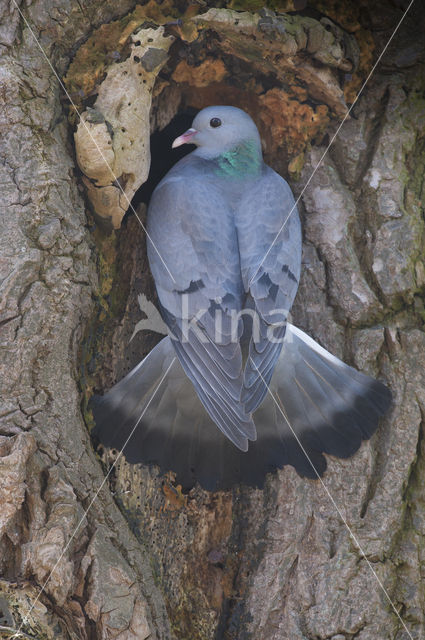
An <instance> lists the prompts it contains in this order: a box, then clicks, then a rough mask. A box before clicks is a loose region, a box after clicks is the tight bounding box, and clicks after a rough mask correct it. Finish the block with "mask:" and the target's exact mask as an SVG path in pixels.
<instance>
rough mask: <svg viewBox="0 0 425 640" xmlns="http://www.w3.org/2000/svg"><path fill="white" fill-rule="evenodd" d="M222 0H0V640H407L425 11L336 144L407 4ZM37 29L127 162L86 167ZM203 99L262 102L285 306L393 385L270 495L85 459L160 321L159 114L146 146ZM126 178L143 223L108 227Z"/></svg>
mask: <svg viewBox="0 0 425 640" xmlns="http://www.w3.org/2000/svg"><path fill="white" fill-rule="evenodd" d="M212 4H213V3H199V4H194V5H193V6H190V7H189V8H187V7H186V6H185V7H184V9H185V10H186V11H185V13H184V15H183V20H182V22H181V23H176V19H177V18H178V17H179V16H180V14H179V7H180V5H179V3H177V2H175V3H174V5H173V3H172V2H171V0H166V1H165V2H163V3H162V5H161V6H159V5H156V4H155V2H154V0H151V2H149V3H148V5H146V6H145V7H142V8H140V7H139V8H138V9H136V10H135V5H134V2H131V1H130V0H129V1H126V0H121V2H120V3H119V7H117V6H115V3H114V2H104V1H103V2H102V1H101V0H94V1H93V2H90V3H84V2H83V3H80V2H78V1H74V0H71V1H70V2H65V0H35V1H34V2H33V3H32V4H31V5H30V6H28V7H27V6H24V5H23V4H22V5H19V6H20V9H21V11H22V13H23V16H24V17H25V20H26V21H28V22H27V23H26V22H25V20H24V18H23V16H22V15H20V13H19V12H18V10H17V6H16V5H15V3H14V0H11V1H10V2H8V3H5V4H4V5H3V7H2V8H1V12H0V20H1V22H0V46H1V48H2V60H1V66H0V83H1V91H0V100H1V106H2V110H1V116H0V117H1V125H0V126H1V130H0V133H1V138H0V154H1V160H2V162H1V164H0V171H1V184H2V194H3V203H4V207H3V208H2V213H1V215H2V220H1V245H2V252H1V257H2V259H1V262H0V268H1V279H2V284H1V303H0V310H1V311H0V313H1V315H0V323H1V344H2V350H1V352H0V358H1V362H2V371H3V373H2V387H3V388H2V394H1V401H0V402H1V404H0V415H1V423H0V434H1V435H0V635H2V634H3V635H7V633H8V632H7V628H9V629H20V630H21V631H23V632H25V633H26V634H28V635H29V636H30V637H36V638H60V639H62V638H63V639H70V638H78V639H80V638H81V639H88V638H105V639H106V638H120V639H127V638H129V639H131V638H134V639H136V638H137V639H144V638H158V639H167V640H168V639H172V638H176V639H181V640H213V639H220V638H224V639H226V640H243V639H245V638H246V639H247V640H248V639H253V640H254V639H255V640H260V639H261V640H282V639H286V638H288V640H297V639H299V640H301V639H311V640H312V639H313V638H315V639H321V640H325V639H333V640H343V639H344V638H346V639H351V638H354V637H355V638H356V639H358V640H372V639H373V640H376V639H381V638H382V639H387V638H388V639H390V638H391V639H392V640H402V639H403V640H404V639H407V638H409V637H411V638H415V639H419V638H423V637H424V635H425V620H424V610H425V596H424V588H423V585H422V582H421V580H422V574H423V565H422V562H425V557H424V544H423V532H424V530H425V490H424V486H425V450H424V442H423V438H422V435H423V430H422V429H423V425H422V414H423V411H424V409H425V391H424V389H425V333H424V328H423V324H424V319H425V306H424V291H425V265H424V262H423V257H422V254H423V248H424V224H425V223H424V217H423V208H424V204H423V203H424V198H425V191H424V179H423V176H424V168H425V127H424V122H425V100H424V97H423V95H424V89H425V62H424V49H423V32H424V26H425V24H424V15H425V12H424V10H423V8H422V7H421V6H420V3H419V2H417V3H414V5H413V7H412V8H411V10H410V11H409V13H408V14H407V16H406V18H405V20H404V21H403V23H402V25H401V27H400V29H399V30H398V32H397V34H396V36H395V37H394V39H393V40H392V42H391V44H390V46H389V48H388V50H387V51H386V53H385V55H384V56H383V58H382V60H381V61H380V63H379V65H378V67H377V69H376V71H374V73H373V75H372V77H371V79H370V80H369V82H368V83H367V85H366V88H365V90H364V91H363V94H362V96H361V98H360V99H359V101H358V103H356V105H355V106H354V108H353V111H352V112H351V114H350V117H349V118H348V119H347V121H346V122H345V124H344V125H343V127H342V128H341V130H340V131H338V134H337V137H336V139H335V141H334V142H333V144H332V146H331V148H330V150H329V151H328V152H326V149H327V145H328V143H329V141H330V140H331V139H332V136H333V134H334V133H335V132H336V131H337V129H338V126H339V124H340V122H341V121H342V118H343V117H344V115H345V113H346V110H347V105H348V106H349V105H350V104H351V103H352V102H353V99H354V96H355V95H356V92H357V91H358V90H359V88H360V86H361V84H362V82H363V81H364V80H365V78H366V77H367V74H368V73H369V71H370V70H371V68H372V64H373V63H374V61H375V60H376V59H377V57H378V55H379V53H380V52H381V51H382V50H383V48H384V46H385V45H386V43H387V42H388V39H389V38H390V36H391V34H392V33H393V31H394V29H395V27H396V25H397V23H398V21H399V20H400V18H401V17H402V15H403V12H404V10H405V9H406V7H407V4H406V3H404V2H395V0H394V2H392V1H390V0H385V1H384V0H383V1H382V3H378V4H376V5H373V7H372V8H370V7H369V3H366V2H363V3H354V2H349V1H348V0H346V1H345V2H343V3H334V2H331V0H328V1H327V2H326V1H321V0H314V1H313V2H311V3H309V5H308V7H307V8H305V7H303V6H301V5H303V3H300V2H296V1H292V0H290V1H288V2H284V1H283V0H282V1H281V2H274V3H272V4H273V6H274V7H278V9H277V10H278V11H281V12H282V13H279V14H278V15H276V14H274V13H273V12H272V11H270V10H266V11H264V10H263V11H262V12H261V13H260V14H258V13H257V14H254V13H252V14H247V13H236V12H233V10H234V9H242V8H243V6H242V4H243V3H239V2H237V1H235V0H232V2H230V3H227V5H229V8H227V9H226V8H225V7H226V3H225V2H222V3H218V4H221V5H222V10H221V11H217V12H212V13H211V12H209V13H208V14H207V15H205V12H206V11H207V9H208V5H209V6H210V7H211V6H212ZM262 4H263V3H262V2H261V1H260V0H258V2H252V3H247V5H249V8H251V9H252V10H253V11H254V10H259V9H260V8H261V6H262ZM180 9H181V7H180ZM285 10H286V11H289V12H290V13H284V11H285ZM294 10H295V11H294ZM105 24H109V25H110V26H109V27H107V28H106V29H105V28H104V27H101V25H105ZM158 24H161V25H163V27H160V30H158V29H157V25H158ZM30 28H31V30H32V31H31V30H30ZM126 29H127V31H125V30H126ZM148 29H152V30H153V31H154V35H153V37H155V38H156V37H158V40H157V41H156V40H155V46H153V45H152V46H151V48H149V45H148V44H147V40H148V39H147V38H146V42H145V41H144V40H143V37H144V36H143V32H144V31H146V30H148ZM131 33H136V35H137V37H133V40H132V41H130V40H129V37H130V35H131ZM123 34H125V37H124V35H123ZM144 35H145V36H146V35H147V34H146V33H145V34H144ZM34 36H35V37H36V38H37V40H38V42H39V43H40V44H41V47H42V48H43V50H44V52H45V54H46V56H47V58H48V60H50V62H51V63H52V65H53V67H54V69H55V70H56V72H57V73H58V75H59V78H64V79H65V83H66V87H67V90H68V92H69V95H68V98H69V97H71V98H72V100H73V102H74V103H75V105H76V107H77V108H78V110H79V112H81V113H83V112H84V113H83V119H85V121H86V122H87V129H90V132H91V136H93V137H96V140H98V141H100V142H99V145H100V146H102V144H105V149H107V145H108V144H109V146H110V147H111V146H112V147H113V149H114V152H113V153H112V155H108V158H110V162H111V163H112V164H113V170H114V174H115V177H117V178H118V180H115V177H113V178H111V176H110V175H109V174H108V172H106V173H105V170H104V166H102V167H100V169H99V165H98V164H97V165H96V166H95V167H93V166H92V164H91V160H92V159H93V150H92V151H90V149H89V151H87V143H90V141H91V140H92V137H90V136H85V133H84V131H83V130H82V129H78V131H80V134H81V132H82V134H81V135H79V134H78V133H77V135H76V138H75V140H76V145H77V148H76V149H75V148H74V135H73V134H74V132H75V130H76V126H77V125H78V122H79V118H78V116H77V114H76V112H75V110H74V108H73V107H72V106H71V105H70V104H69V100H68V99H67V97H66V95H65V93H64V91H63V87H61V86H60V83H59V80H58V78H57V77H56V75H55V74H54V72H53V69H52V68H51V67H50V66H49V63H48V61H47V59H46V57H44V55H43V53H42V51H41V50H40V48H39V46H38V45H37V42H36V40H35V39H34ZM170 36H173V38H174V40H173V41H172V39H171V38H170ZM149 37H150V36H149ZM114 38H115V40H114ZM111 43H112V44H113V45H114V46H112V44H111ZM137 47H139V49H138V50H136V49H137ZM139 50H140V51H142V53H143V52H146V53H144V54H143V57H142V62H143V60H144V64H143V65H142V66H143V71H142V72H141V73H142V74H143V75H141V76H140V73H139V72H138V73H137V74H134V73H133V72H134V70H135V69H136V67H135V65H136V64H139V63H140V56H141V54H140V53H138V51H139ZM90 51H92V53H90ZM93 51H95V52H96V53H99V51H101V52H102V56H103V57H101V58H96V59H95V56H93ZM155 51H156V52H157V51H160V54H158V53H152V52H155ZM105 52H106V53H105ZM135 52H136V54H137V55H135ZM146 54H148V55H147V57H146V58H145V57H144V56H145V55H146ZM99 55H100V54H99ZM90 56H91V57H90ZM108 56H109V58H108ZM111 56H112V57H111ZM99 59H100V62H99ZM73 60H74V63H72V61H73ZM86 64H87V66H86ZM120 65H127V66H126V67H124V66H120ZM127 67H128V73H129V76H131V78H132V80H131V78H130V80H129V84H124V80H123V84H122V85H120V84H119V79H120V74H122V77H124V74H123V71H124V70H126V71H127ZM137 68H139V67H137ZM114 69H115V70H114ZM114 74H115V75H114ZM132 74H133V75H132ZM126 75H127V73H126ZM136 76H140V78H142V79H143V80H146V82H144V86H142V84H143V81H142V79H141V80H140V81H139V80H137V77H136ZM116 77H118V84H114V82H116V81H117V80H115V79H114V78H116ZM127 78H128V76H127ZM133 81H134V82H133ZM125 82H126V83H127V80H125ZM135 82H139V84H137V86H136V84H134V83H135ZM108 83H110V84H108ZM132 83H133V84H132ZM124 87H125V91H124ZM133 90H134V91H136V94H135V95H136V96H137V99H138V100H140V102H139V103H138V107H137V109H136V110H134V109H133V110H132V111H131V113H133V114H135V115H133V116H131V114H130V110H128V112H127V111H125V108H124V107H125V105H124V107H122V105H121V106H120V109H121V107H122V109H123V110H122V111H121V112H120V113H121V120H120V117H118V116H117V117H115V116H116V114H117V113H118V112H119V110H118V107H117V104H116V103H117V99H119V100H121V98H122V96H123V95H124V96H126V97H128V96H130V94H131V91H133ZM95 97H96V103H94V102H93V99H94V98H95ZM151 102H152V107H151ZM217 103H228V104H235V105H236V106H242V107H243V108H246V109H247V110H248V111H249V112H250V113H251V114H252V115H253V117H254V118H255V120H256V122H257V124H258V125H259V128H260V131H261V135H262V139H263V142H264V145H265V149H264V150H265V158H266V160H267V162H268V163H269V164H270V165H271V166H272V167H273V168H275V169H276V170H277V171H279V172H280V173H281V174H282V175H283V176H284V177H285V178H287V179H288V180H289V182H290V184H291V187H292V188H293V190H294V193H295V194H296V195H298V194H302V196H301V199H300V203H299V207H300V211H301V215H302V220H303V227H304V258H303V275H302V282H301V285H300V290H299V293H298V295H297V299H296V304H295V307H294V309H293V321H294V323H295V324H296V325H298V326H300V327H301V328H302V329H304V330H305V331H307V332H308V333H309V334H310V335H312V337H314V338H315V339H317V340H319V341H320V342H321V344H323V345H324V346H325V347H326V348H327V349H328V350H329V351H331V352H332V353H334V354H335V355H337V356H338V357H340V358H342V359H344V360H345V361H346V362H348V363H350V364H353V365H354V366H356V367H357V368H358V369H360V370H362V371H365V372H367V373H370V374H372V375H375V376H376V375H379V376H381V377H383V378H384V379H385V380H387V381H388V383H389V384H390V386H391V388H392V390H393V393H394V398H395V401H394V407H393V410H392V413H391V414H390V415H389V417H388V418H387V419H386V420H384V421H383V423H382V425H381V426H380V428H379V431H378V433H377V434H376V435H375V436H374V437H373V438H372V440H371V441H370V442H367V443H364V444H363V446H362V448H361V450H360V451H359V452H358V453H357V454H356V455H355V456H354V457H353V458H351V459H349V460H337V459H332V458H328V471H327V473H326V475H325V477H324V480H323V483H322V482H320V481H311V480H305V479H301V478H300V477H298V475H297V474H296V473H295V471H294V470H293V469H292V468H291V467H286V468H284V469H283V470H282V471H280V472H278V473H277V474H274V475H270V476H269V478H268V480H267V483H266V487H265V489H264V490H261V491H260V490H254V489H250V488H247V487H235V488H234V490H233V491H229V492H217V493H208V492H206V491H203V490H201V489H200V488H199V487H196V488H195V489H193V490H192V491H191V492H190V493H189V494H188V495H185V494H182V492H181V490H180V488H179V487H175V486H174V484H173V482H172V475H169V476H166V477H165V478H164V477H161V476H159V474H158V472H157V470H156V469H154V468H153V469H152V468H149V467H143V466H132V465H129V464H127V463H126V461H125V459H124V458H123V457H118V458H117V452H109V451H105V452H103V453H102V460H103V462H101V461H100V459H99V456H98V455H96V453H95V452H94V451H93V448H92V444H91V441H90V437H89V433H88V430H87V426H86V424H85V423H84V419H83V416H84V417H85V418H86V422H87V423H88V424H89V426H90V412H89V410H87V399H88V398H89V396H90V394H91V393H92V392H93V390H97V391H99V390H103V389H106V388H108V387H109V386H110V385H111V384H112V383H113V382H114V381H115V380H116V379H119V378H120V377H121V376H122V375H123V374H125V373H126V372H127V371H128V370H129V369H130V368H131V367H132V366H134V364H136V362H137V361H138V360H139V359H140V358H141V357H142V356H143V355H145V354H146V353H147V352H148V351H149V350H150V348H152V346H153V345H154V344H155V342H156V340H157V339H158V337H159V336H158V334H155V333H153V332H152V331H143V332H142V331H140V332H138V333H137V335H136V336H135V337H134V339H133V340H131V342H130V338H131V336H132V333H133V330H134V326H135V324H136V322H137V321H139V320H140V319H141V317H142V314H141V313H140V309H139V306H138V301H137V295H138V294H140V293H143V294H145V295H146V296H147V298H148V299H149V300H154V299H155V298H154V290H153V285H152V281H151V279H150V276H149V273H148V268H147V262H146V255H145V242H144V234H143V230H142V229H141V227H140V224H139V222H140V221H141V222H142V223H143V221H144V218H143V216H144V205H143V204H140V203H142V202H143V201H145V200H146V193H145V192H143V193H141V192H138V191H137V189H138V187H139V185H141V184H142V183H143V182H144V181H146V178H147V172H148V167H149V151H148V146H149V145H148V143H149V140H148V135H149V113H150V130H151V132H152V133H154V134H155V135H156V136H157V137H154V138H153V140H154V141H155V140H156V141H157V142H158V144H159V141H160V135H161V134H158V132H159V131H160V130H163V129H164V127H166V125H168V124H169V123H170V122H171V126H173V124H172V123H173V122H176V121H175V120H173V118H175V116H176V115H177V116H178V117H179V114H180V116H181V115H182V114H183V115H184V114H187V113H188V112H190V110H191V109H192V110H195V109H199V108H202V107H203V106H206V105H207V104H217ZM90 106H91V107H94V111H93V110H92V111H90V109H88V108H87V107H90ZM127 106H128V107H132V99H131V100H130V98H129V100H128V103H127ZM114 114H115V115H114ZM114 117H115V119H114ZM125 118H128V123H127V120H125V122H126V124H125V126H123V119H125ZM135 118H136V119H135ZM137 118H139V120H137ZM137 122H139V123H140V122H141V124H137ZM111 128H112V131H113V134H112V133H111ZM119 131H120V133H119V134H118V132H119ZM140 132H142V133H140ZM155 132H156V133H155ZM179 132H180V133H181V130H180V131H179ZM133 133H134V137H133V138H131V136H133ZM137 135H139V137H137ZM176 135H177V133H176ZM119 136H121V137H119ZM158 136H159V137H158ZM118 140H119V141H120V149H121V150H122V152H123V153H122V154H121V155H120V154H119V153H118V151H117V144H118V142H117V141H118ZM129 141H130V142H131V143H132V145H133V143H134V146H135V147H137V148H136V149H135V152H136V155H135V156H134V157H133V156H130V155H129V154H130V152H129V151H128V149H129V148H130V144H129ZM110 143H111V144H110ZM127 143H128V146H126V145H127ZM121 144H122V146H121ZM161 144H162V143H161ZM143 145H145V146H144V147H143ZM96 148H97V147H96ZM102 148H103V147H102ZM325 152H326V154H325V155H324V158H323V160H322V156H323V154H324V153H325ZM84 153H86V155H84ZM105 153H109V151H105ZM131 153H132V152H131ZM168 153H169V152H168V151H167V150H165V151H164V152H163V154H162V156H164V155H167V154H168ZM167 157H168V156H167ZM132 158H133V159H132ZM77 159H78V163H79V167H80V168H79V167H78V164H77ZM167 161H168V160H167ZM161 162H162V164H161ZM165 162H166V161H165V160H163V158H161V161H160V162H159V167H158V171H159V172H161V171H164V170H165V169H166V167H165V164H164V163H165ZM95 164H96V163H95ZM317 166H318V168H317V170H316V167H317ZM80 169H82V171H84V174H85V175H84V174H83V172H82V171H81V170H80ZM99 171H100V173H96V172H99ZM100 174H102V177H101V178H99V176H100ZM154 180H155V177H151V179H150V181H149V184H152V182H153V181H154ZM118 182H119V184H118ZM123 192H125V194H124V195H125V198H124V200H123V199H122V198H123V197H124V196H123V195H122V194H123ZM134 193H136V199H135V200H133V204H134V206H137V205H138V208H137V215H138V217H139V219H140V220H138V219H137V218H136V216H134V215H131V211H130V214H129V216H128V217H127V218H125V219H124V222H123V223H122V224H121V218H122V216H123V214H124V212H125V210H126V209H127V208H128V202H127V200H126V199H128V200H130V199H131V198H132V197H133V194H134ZM105 203H106V204H105ZM123 203H124V204H123ZM108 216H109V217H110V219H111V221H112V226H113V227H114V230H112V231H111V225H109V229H108V228H106V229H105V227H107V226H108V225H107V224H106V223H105V222H103V223H102V218H103V219H104V218H105V217H106V218H108ZM81 407H82V408H83V410H82V409H81ZM112 461H116V466H115V467H114V468H113V469H110V464H111V462H112ZM108 469H110V473H109V476H108V478H107V480H105V474H104V472H107V470H108ZM86 512H87V513H86ZM41 589H42V591H41ZM396 612H398V614H399V615H397V614H396ZM404 625H405V626H404ZM11 633H12V632H10V634H11ZM409 633H410V634H411V635H410V636H409Z"/></svg>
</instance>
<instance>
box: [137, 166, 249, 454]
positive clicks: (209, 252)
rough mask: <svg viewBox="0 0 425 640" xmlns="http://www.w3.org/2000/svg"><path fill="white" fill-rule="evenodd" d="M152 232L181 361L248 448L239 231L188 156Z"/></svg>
mask: <svg viewBox="0 0 425 640" xmlns="http://www.w3.org/2000/svg"><path fill="white" fill-rule="evenodd" d="M148 234H149V239H148V255H149V262H150V266H151V270H152V274H153V277H154V280H155V284H156V287H157V291H158V297H159V300H160V304H161V308H162V315H163V317H164V320H165V322H166V323H167V325H168V326H169V328H170V330H171V333H172V340H173V344H174V348H175V350H176V353H177V355H178V357H179V360H180V363H181V364H182V366H183V369H184V371H185V372H186V374H187V376H188V377H189V378H190V380H191V381H192V383H193V384H194V386H195V388H196V390H197V392H198V395H199V397H200V399H201V401H202V403H203V404H204V406H205V408H206V409H207V411H208V413H209V414H210V416H211V417H212V418H213V420H214V421H215V422H216V424H217V426H218V427H219V428H220V429H221V430H222V431H223V433H224V434H225V435H226V436H227V437H228V438H229V439H230V440H231V441H232V442H233V443H234V444H235V445H236V446H237V447H239V448H240V449H242V450H247V448H248V442H247V440H248V439H250V440H255V438H256V432H255V426H254V423H253V421H252V418H251V416H250V415H247V413H246V412H245V410H244V407H243V405H242V403H241V402H240V393H241V388H242V383H243V369H242V355H241V349H240V346H239V341H238V337H239V336H240V332H241V326H240V325H241V322H240V320H239V321H238V319H236V323H237V324H238V326H237V327H235V326H233V325H234V324H235V320H234V314H235V312H236V313H237V312H238V311H239V310H240V308H241V306H242V301H243V298H244V289H243V284H242V279H241V273H240V264H239V252H238V245H237V235H236V230H235V226H234V221H233V215H232V213H231V211H230V209H229V207H228V205H227V204H226V201H225V199H224V198H223V196H222V194H221V193H220V191H219V189H218V188H217V186H216V185H215V184H214V182H213V181H212V180H211V179H210V178H208V176H199V175H198V174H197V173H196V171H195V170H193V171H191V164H190V159H189V160H188V159H186V158H185V159H184V160H183V161H181V162H180V163H178V164H177V165H176V166H175V167H174V169H173V170H172V171H171V172H170V173H169V174H167V176H166V178H165V179H164V180H163V181H162V182H161V183H160V184H159V185H158V187H157V189H156V190H155V192H154V194H153V196H152V199H151V203H150V205H149V213H148ZM163 261H164V262H165V263H166V266H165V265H164V262H163ZM216 318H218V321H215V319H216Z"/></svg>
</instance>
